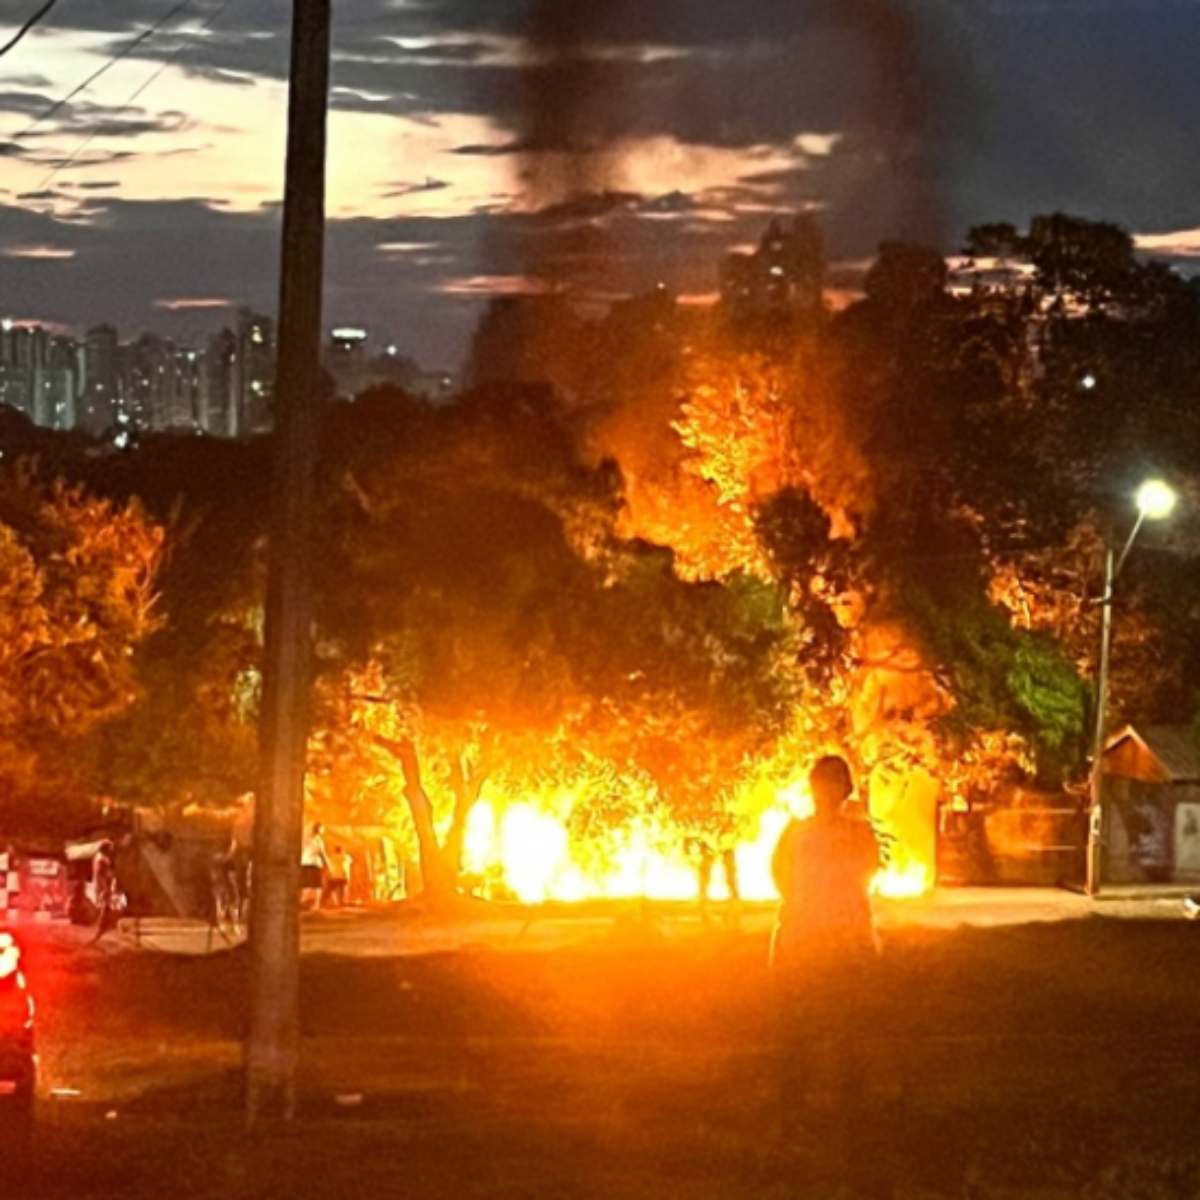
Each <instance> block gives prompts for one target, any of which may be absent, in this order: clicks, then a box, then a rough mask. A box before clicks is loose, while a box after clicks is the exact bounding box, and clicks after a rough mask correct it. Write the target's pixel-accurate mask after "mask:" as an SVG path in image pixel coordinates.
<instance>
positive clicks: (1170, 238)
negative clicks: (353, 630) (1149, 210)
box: [1133, 226, 1200, 259]
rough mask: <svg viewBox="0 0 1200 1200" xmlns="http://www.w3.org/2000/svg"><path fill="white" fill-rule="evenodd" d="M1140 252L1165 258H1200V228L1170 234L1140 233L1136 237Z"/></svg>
mask: <svg viewBox="0 0 1200 1200" xmlns="http://www.w3.org/2000/svg"><path fill="white" fill-rule="evenodd" d="M1133 240H1134V244H1135V245H1136V246H1137V248H1138V249H1139V250H1143V251H1145V252H1147V253H1149V254H1153V255H1155V256H1157V257H1163V258H1182V259H1193V258H1200V226H1198V227H1196V228H1194V229H1176V230H1172V231H1171V232H1169V233H1139V234H1137V235H1136V236H1135V237H1134V239H1133Z"/></svg>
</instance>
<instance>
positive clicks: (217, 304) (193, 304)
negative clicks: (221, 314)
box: [154, 296, 234, 312]
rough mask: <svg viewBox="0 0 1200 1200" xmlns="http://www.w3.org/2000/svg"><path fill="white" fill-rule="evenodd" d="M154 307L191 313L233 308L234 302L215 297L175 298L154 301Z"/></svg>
mask: <svg viewBox="0 0 1200 1200" xmlns="http://www.w3.org/2000/svg"><path fill="white" fill-rule="evenodd" d="M154 307H155V308H165V309H166V310H167V312H191V311H193V310H195V309H209V308H233V307H234V301H232V300H230V299H228V298H226V297H217V296H175V297H172V298H170V299H165V298H160V299H158V300H155V301H154Z"/></svg>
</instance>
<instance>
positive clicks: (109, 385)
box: [77, 325, 124, 434]
mask: <svg viewBox="0 0 1200 1200" xmlns="http://www.w3.org/2000/svg"><path fill="white" fill-rule="evenodd" d="M119 351H120V345H119V343H118V341H117V331H116V330H115V329H114V328H113V327H112V326H111V325H97V326H96V327H95V328H94V329H89V330H88V333H87V338H86V339H85V341H84V350H83V359H84V368H83V370H84V377H83V381H82V387H81V394H80V403H79V410H78V414H77V415H78V422H77V423H78V425H79V427H80V428H82V429H85V430H86V431H87V432H89V433H94V434H98V433H104V432H105V430H107V429H108V428H109V427H110V426H111V425H112V423H113V421H114V420H115V419H116V417H117V414H118V412H119V411H120V409H121V406H122V401H123V399H124V398H123V396H122V394H121V381H120V369H119V368H120V353H119Z"/></svg>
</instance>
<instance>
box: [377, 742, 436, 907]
mask: <svg viewBox="0 0 1200 1200" xmlns="http://www.w3.org/2000/svg"><path fill="white" fill-rule="evenodd" d="M374 741H375V744H376V745H377V746H379V747H380V748H381V749H383V750H386V751H387V752H388V753H389V754H390V755H391V756H392V757H393V758H395V759H396V760H397V761H398V762H399V763H400V769H401V771H402V772H403V774H404V798H405V800H407V801H408V808H409V811H410V812H411V813H412V819H413V826H414V827H415V829H416V831H417V851H418V854H419V855H420V862H421V882H422V893H423V894H424V895H426V896H428V897H429V899H431V900H434V901H435V902H436V901H438V900H443V899H445V898H446V897H447V896H449V895H451V894H452V893H453V892H454V890H455V889H454V876H453V874H452V873H451V872H450V870H449V869H448V865H447V862H446V858H445V856H444V855H443V854H442V851H441V848H440V847H439V846H438V840H437V831H436V830H435V829H434V827H433V805H432V804H430V802H429V795H428V793H427V792H426V791H425V785H424V784H423V783H422V781H421V761H420V759H419V758H418V757H417V748H416V746H415V745H414V744H413V740H412V738H388V737H384V736H383V735H382V734H378V733H377V734H375V735H374Z"/></svg>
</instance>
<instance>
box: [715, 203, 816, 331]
mask: <svg viewBox="0 0 1200 1200" xmlns="http://www.w3.org/2000/svg"><path fill="white" fill-rule="evenodd" d="M824 282H825V254H824V250H823V248H822V243H821V232H820V230H819V229H818V228H817V223H816V221H815V220H814V219H813V217H812V215H811V214H809V213H801V214H800V215H799V216H797V217H796V218H795V219H794V220H793V221H792V222H791V224H790V225H786V224H785V223H784V222H782V221H779V220H774V221H772V222H771V224H770V226H769V227H768V229H767V232H766V233H765V234H763V237H762V240H761V241H760V242H759V244H758V249H757V250H755V251H754V253H753V254H729V255H726V257H725V259H724V261H723V262H722V263H721V303H722V304H723V306H724V307H725V310H726V312H727V313H728V314H729V315H730V316H731V317H732V318H733V319H734V320H735V321H744V320H754V319H756V318H761V317H791V316H803V315H805V314H808V313H813V312H816V311H818V310H819V309H820V307H821V293H822V289H823V287H824Z"/></svg>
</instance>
